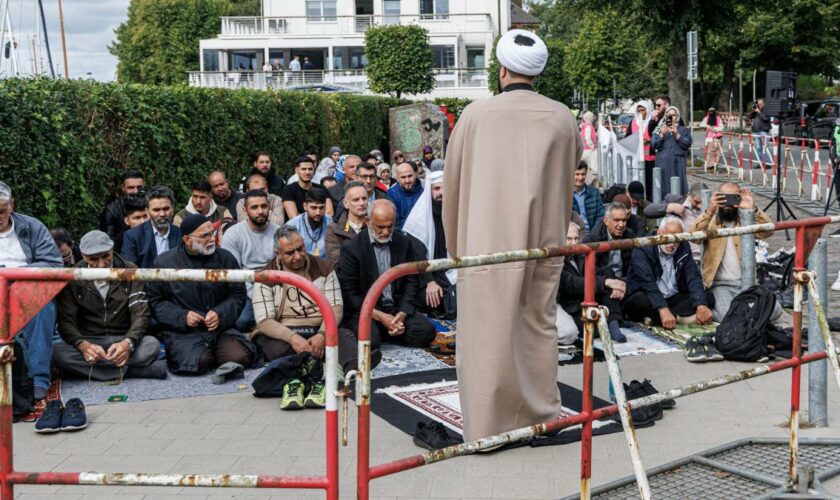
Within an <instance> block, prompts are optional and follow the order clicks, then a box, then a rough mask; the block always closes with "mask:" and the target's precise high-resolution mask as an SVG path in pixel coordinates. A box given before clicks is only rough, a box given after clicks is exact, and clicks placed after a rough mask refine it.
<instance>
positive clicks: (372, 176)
mask: <svg viewBox="0 0 840 500" xmlns="http://www.w3.org/2000/svg"><path fill="white" fill-rule="evenodd" d="M357 177H358V178H360V179H376V176H375V175H373V174H366V175H358V176H357Z"/></svg>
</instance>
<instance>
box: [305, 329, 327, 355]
mask: <svg viewBox="0 0 840 500" xmlns="http://www.w3.org/2000/svg"><path fill="white" fill-rule="evenodd" d="M326 343H327V336H326V335H322V334H320V333H318V334H316V335H313V336H312V337H311V338H310V339H309V352H311V353H312V357H314V358H316V359H321V358H323V357H324V345H326Z"/></svg>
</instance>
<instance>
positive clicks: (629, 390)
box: [624, 380, 662, 428]
mask: <svg viewBox="0 0 840 500" xmlns="http://www.w3.org/2000/svg"><path fill="white" fill-rule="evenodd" d="M624 395H625V396H626V397H627V400H628V401H632V400H634V399H639V398H643V397H645V396H647V395H648V394H647V393H646V392H645V390H644V388H643V387H642V384H641V383H640V382H639V381H638V380H633V381H631V382H630V384H624ZM630 416H631V417H633V425H634V426H636V427H639V428H642V427H650V426H652V425H653V424H654V422H655V421H657V420H661V419H662V405H661V404H660V403H656V404H654V405H651V406H646V407H644V408H636V409H634V410H633V411H632V412H631V413H630Z"/></svg>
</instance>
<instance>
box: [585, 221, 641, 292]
mask: <svg viewBox="0 0 840 500" xmlns="http://www.w3.org/2000/svg"><path fill="white" fill-rule="evenodd" d="M635 237H636V234H635V233H634V232H633V230H632V229H630V228H629V227H626V228H625V229H624V234H623V235H622V236H621V239H630V238H635ZM600 241H609V238H608V237H607V225H606V224H604V221H603V219H602V220H599V221H598V223H597V224H595V227H594V228H592V230H591V231H589V234H588V235H586V238H585V239H584V240H583V242H584V243H594V242H600ZM631 252H632V250H630V249H627V250H622V251H621V264H622V265H621V268H622V271H623V272H624V276H625V277H626V276H627V271H628V269H629V268H630V254H631ZM595 263H596V269H595V273H596V274H598V275H602V276H609V277H610V278H612V277H614V276H613V272H612V269H610V253H609V252H601V253H599V254H598V256H597V257H595Z"/></svg>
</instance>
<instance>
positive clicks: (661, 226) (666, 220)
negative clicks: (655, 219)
mask: <svg viewBox="0 0 840 500" xmlns="http://www.w3.org/2000/svg"><path fill="white" fill-rule="evenodd" d="M668 224H679V225H680V229H682V230H683V231H685V224H683V221H682V219H680V218H679V217H676V216H674V215H669V216H667V217H663V218H662V220H661V221H659V230H660V231H664V230H665V228H666V227H668Z"/></svg>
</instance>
